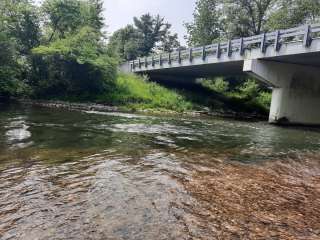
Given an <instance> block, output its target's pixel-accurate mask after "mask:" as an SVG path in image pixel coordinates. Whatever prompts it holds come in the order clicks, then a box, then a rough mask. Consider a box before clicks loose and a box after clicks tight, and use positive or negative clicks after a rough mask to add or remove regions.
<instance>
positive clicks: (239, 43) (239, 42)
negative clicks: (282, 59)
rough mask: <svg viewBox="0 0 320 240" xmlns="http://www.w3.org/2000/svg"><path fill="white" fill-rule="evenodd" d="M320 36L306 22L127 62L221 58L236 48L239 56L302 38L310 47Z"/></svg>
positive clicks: (136, 64) (150, 63)
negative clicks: (303, 24) (247, 51)
mask: <svg viewBox="0 0 320 240" xmlns="http://www.w3.org/2000/svg"><path fill="white" fill-rule="evenodd" d="M318 38H320V24H313V25H305V26H300V27H296V28H291V29H287V30H277V31H274V32H270V33H263V34H260V35H256V36H252V37H245V38H240V39H235V40H230V41H228V42H223V43H217V44H211V45H207V46H201V47H193V48H189V49H186V50H181V49H179V50H176V51H173V52H165V53H161V54H158V55H153V56H148V57H144V58H138V59H136V60H134V61H131V62H130V66H131V71H135V70H136V69H137V68H138V69H141V68H142V66H144V67H145V68H148V67H149V66H152V68H154V67H155V66H156V65H159V66H162V65H163V64H165V63H167V64H169V65H171V64H172V63H181V62H182V61H184V60H189V61H190V62H192V61H193V59H195V58H202V60H203V61H206V59H207V57H209V56H215V57H216V58H220V56H221V54H224V53H226V54H227V56H228V57H231V56H232V54H233V53H235V52H238V53H239V54H240V56H243V55H244V54H245V51H246V50H251V49H256V48H260V50H261V52H262V53H265V52H266V49H267V47H269V46H274V50H275V51H276V52H278V51H280V49H281V46H282V45H283V44H284V43H293V42H301V43H302V44H303V46H305V47H310V45H311V43H312V41H313V40H314V39H318Z"/></svg>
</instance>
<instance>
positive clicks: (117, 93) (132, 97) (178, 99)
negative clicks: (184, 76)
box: [97, 73, 193, 112]
mask: <svg viewBox="0 0 320 240" xmlns="http://www.w3.org/2000/svg"><path fill="white" fill-rule="evenodd" d="M97 101H98V102H100V103H104V104H112V105H115V106H122V107H123V108H127V109H131V110H135V109H139V110H144V109H154V110H159V111H162V110H163V111H168V110H171V111H176V112H184V111H188V110H191V109H193V104H192V103H191V102H189V101H187V100H186V99H185V98H184V97H183V96H182V95H180V94H178V93H177V92H175V91H174V90H169V89H167V88H164V87H162V86H160V85H158V84H157V83H154V82H149V81H148V79H147V78H146V77H141V76H137V75H133V74H123V73H120V74H119V75H118V77H117V80H116V82H115V85H114V87H113V89H112V90H111V91H108V92H106V93H104V94H102V95H100V96H98V97H97Z"/></svg>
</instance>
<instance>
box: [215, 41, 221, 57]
mask: <svg viewBox="0 0 320 240" xmlns="http://www.w3.org/2000/svg"><path fill="white" fill-rule="evenodd" d="M216 54H217V58H220V56H221V44H220V43H218V44H217V52H216Z"/></svg>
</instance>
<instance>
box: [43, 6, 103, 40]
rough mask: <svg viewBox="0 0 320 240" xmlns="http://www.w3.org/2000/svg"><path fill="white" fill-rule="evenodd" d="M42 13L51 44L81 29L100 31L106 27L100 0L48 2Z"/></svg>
mask: <svg viewBox="0 0 320 240" xmlns="http://www.w3.org/2000/svg"><path fill="white" fill-rule="evenodd" d="M42 12H43V14H44V16H45V19H46V21H45V29H46V31H47V36H49V37H48V41H49V42H50V41H51V40H54V39H61V38H64V37H65V36H66V35H67V34H72V33H74V32H76V31H77V30H78V29H79V27H83V26H89V27H91V28H93V29H95V30H97V31H100V30H101V29H102V28H103V26H104V23H103V20H104V19H103V17H102V12H103V3H102V1H100V0H92V1H90V0H46V1H45V2H44V3H43V4H42Z"/></svg>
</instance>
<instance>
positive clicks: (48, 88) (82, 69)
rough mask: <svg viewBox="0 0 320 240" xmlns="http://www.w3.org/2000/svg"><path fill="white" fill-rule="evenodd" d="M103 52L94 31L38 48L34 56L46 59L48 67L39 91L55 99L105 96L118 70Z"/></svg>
mask: <svg viewBox="0 0 320 240" xmlns="http://www.w3.org/2000/svg"><path fill="white" fill-rule="evenodd" d="M104 51H105V49H104V46H103V44H102V43H101V42H100V40H99V33H98V32H97V31H96V30H95V29H93V28H91V27H83V28H81V29H79V31H78V32H77V33H74V34H70V35H68V36H66V37H65V38H64V39H59V40H56V41H54V42H52V43H51V44H49V45H48V46H39V47H38V48H35V49H34V50H33V53H35V54H38V55H41V56H43V57H44V59H45V62H46V64H47V66H48V71H47V72H48V74H47V77H46V78H44V79H43V80H42V81H40V83H39V85H38V87H39V88H40V90H41V91H43V93H45V94H53V95H56V94H61V93H62V94H67V93H69V94H77V93H83V92H86V93H88V94H90V93H91V94H94V93H99V92H102V91H103V90H105V89H106V88H107V87H108V86H109V85H111V84H112V82H113V81H114V79H115V77H116V66H117V62H116V61H115V60H114V59H113V58H112V57H110V56H108V55H107V54H106V52H104ZM43 93H42V94H43Z"/></svg>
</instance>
